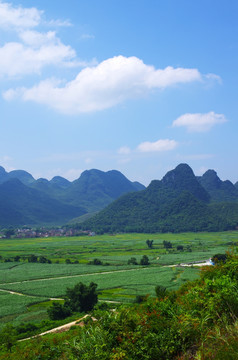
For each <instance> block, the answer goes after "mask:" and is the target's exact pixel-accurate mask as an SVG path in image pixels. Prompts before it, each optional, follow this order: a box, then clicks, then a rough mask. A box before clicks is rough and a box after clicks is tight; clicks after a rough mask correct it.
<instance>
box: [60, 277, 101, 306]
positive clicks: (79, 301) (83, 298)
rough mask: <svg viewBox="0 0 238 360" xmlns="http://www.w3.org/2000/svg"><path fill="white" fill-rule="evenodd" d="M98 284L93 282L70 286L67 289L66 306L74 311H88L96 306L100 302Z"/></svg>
mask: <svg viewBox="0 0 238 360" xmlns="http://www.w3.org/2000/svg"><path fill="white" fill-rule="evenodd" d="M96 289H97V284H95V283H93V282H91V283H90V284H89V285H88V286H87V285H85V284H83V283H81V282H80V283H79V284H76V285H75V286H74V287H73V288H72V289H70V288H68V289H67V291H66V301H65V306H67V307H69V308H70V309H71V310H72V311H79V312H86V311H90V310H92V309H93V308H94V306H95V305H96V303H97V302H98V296H97V292H96Z"/></svg>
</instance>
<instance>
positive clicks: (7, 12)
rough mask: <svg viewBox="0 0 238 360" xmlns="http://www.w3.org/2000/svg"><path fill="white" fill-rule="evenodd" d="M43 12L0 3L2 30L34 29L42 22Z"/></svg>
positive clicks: (0, 26)
mask: <svg viewBox="0 0 238 360" xmlns="http://www.w3.org/2000/svg"><path fill="white" fill-rule="evenodd" d="M42 13H43V12H42V11H40V10H38V9H36V8H22V7H21V6H18V7H13V5H12V4H11V3H4V2H0V28H3V29H9V28H10V29H11V28H13V29H16V28H32V27H35V26H37V25H38V24H39V23H40V21H41V15H42Z"/></svg>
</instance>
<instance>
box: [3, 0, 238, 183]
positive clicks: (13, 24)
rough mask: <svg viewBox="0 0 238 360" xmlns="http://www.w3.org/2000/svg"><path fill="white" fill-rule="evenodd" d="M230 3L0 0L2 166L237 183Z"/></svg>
mask: <svg viewBox="0 0 238 360" xmlns="http://www.w3.org/2000/svg"><path fill="white" fill-rule="evenodd" d="M237 15H238V2H237V1H236V0H229V1H225V0H224V1H223V0H193V1H191V0H120V1H116V0H100V1H99V0H87V1H86V0H68V1H61V2H59V1H56V0H51V1H46V0H40V1H39V0H37V1H36V0H34V1H32V0H25V1H23V0H22V1H18V0H12V1H11V2H8V1H0V95H1V96H0V114H1V116H0V124H1V125H0V129H1V131H0V165H1V166H3V167H4V168H5V169H6V170H7V171H10V170H13V169H24V170H26V171H28V172H30V173H31V174H32V175H33V176H34V177H35V178H39V177H44V178H48V179H51V178H52V177H53V176H55V175H61V176H64V177H66V178H68V179H69V180H74V179H76V178H78V177H79V176H80V174H81V172H82V171H84V170H86V169H92V168H96V169H100V170H103V171H108V170H111V169H117V170H119V171H121V172H122V173H123V174H124V175H126V176H127V177H128V178H129V179H130V180H133V181H135V180H137V181H140V182H142V183H143V184H145V185H148V184H149V183H150V181H151V180H153V179H161V178H162V177H163V176H164V175H165V173H166V172H167V171H168V170H170V169H172V168H174V167H175V166H176V165H178V164H179V163H182V162H183V163H187V164H189V165H190V166H191V167H192V168H193V170H194V172H195V174H196V175H201V174H203V173H204V172H205V171H206V170H207V169H214V170H216V171H217V173H218V175H219V176H220V178H221V179H223V180H225V179H229V180H231V181H233V182H236V181H238V174H237V153H238V152H237V147H238V146H237V133H238V125H237V119H238V108H237V83H238V72H237V64H238V22H237Z"/></svg>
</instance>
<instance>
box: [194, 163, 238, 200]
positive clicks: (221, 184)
mask: <svg viewBox="0 0 238 360" xmlns="http://www.w3.org/2000/svg"><path fill="white" fill-rule="evenodd" d="M198 181H199V183H200V184H201V185H202V186H203V188H204V189H205V190H206V191H207V192H208V194H209V195H210V198H211V201H213V202H224V201H229V202H233V201H235V202H238V188H237V187H236V186H235V185H233V184H232V183H231V182H230V181H229V180H226V181H222V180H221V179H220V178H219V177H218V176H217V173H216V172H215V171H214V170H208V171H206V172H205V174H204V175H203V176H201V177H198Z"/></svg>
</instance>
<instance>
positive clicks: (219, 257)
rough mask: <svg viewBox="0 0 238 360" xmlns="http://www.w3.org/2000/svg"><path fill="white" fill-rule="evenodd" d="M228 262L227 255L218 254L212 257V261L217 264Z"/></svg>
mask: <svg viewBox="0 0 238 360" xmlns="http://www.w3.org/2000/svg"><path fill="white" fill-rule="evenodd" d="M226 260H227V255H226V254H216V255H214V256H213V257H212V261H213V262H214V263H215V264H217V263H218V262H219V261H222V262H223V263H225V262H226Z"/></svg>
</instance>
